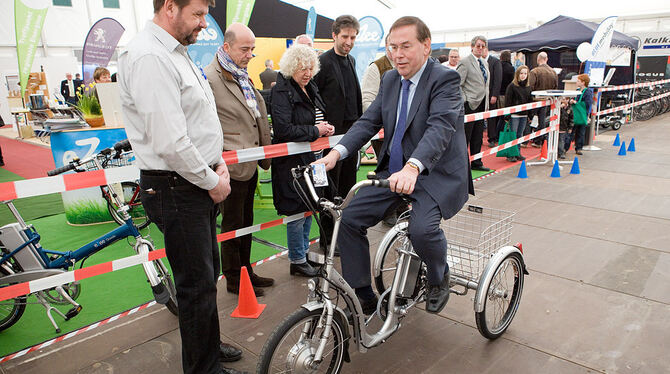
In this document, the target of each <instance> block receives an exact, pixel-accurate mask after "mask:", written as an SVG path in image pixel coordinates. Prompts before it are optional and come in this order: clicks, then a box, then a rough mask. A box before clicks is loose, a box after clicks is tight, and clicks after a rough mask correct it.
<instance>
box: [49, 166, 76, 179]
mask: <svg viewBox="0 0 670 374" xmlns="http://www.w3.org/2000/svg"><path fill="white" fill-rule="evenodd" d="M76 167H77V165H75V164H74V163H70V164H67V165H65V166H61V167H59V168H56V169H53V170H49V171H47V175H48V176H50V177H53V176H54V175H58V174H62V173H65V172H66V171H70V170H74V168H76Z"/></svg>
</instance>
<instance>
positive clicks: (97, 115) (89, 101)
mask: <svg viewBox="0 0 670 374" xmlns="http://www.w3.org/2000/svg"><path fill="white" fill-rule="evenodd" d="M94 87H95V83H90V84H89V85H88V86H84V85H83V84H82V85H81V87H78V88H77V98H78V99H79V101H78V102H77V109H79V110H80V111H81V113H82V114H83V115H84V120H85V121H86V123H88V125H89V126H91V127H101V126H104V125H105V119H104V118H103V116H102V108H100V102H99V101H98V96H97V95H96V94H95V92H94V89H93V88H94ZM82 89H83V92H82Z"/></svg>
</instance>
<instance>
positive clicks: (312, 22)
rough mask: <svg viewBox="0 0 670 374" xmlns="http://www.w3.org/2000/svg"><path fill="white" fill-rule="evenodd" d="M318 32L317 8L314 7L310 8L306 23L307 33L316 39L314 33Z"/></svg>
mask: <svg viewBox="0 0 670 374" xmlns="http://www.w3.org/2000/svg"><path fill="white" fill-rule="evenodd" d="M315 33H316V9H314V7H310V8H309V13H307V24H306V25H305V34H307V36H309V37H310V39H312V40H314V34H315Z"/></svg>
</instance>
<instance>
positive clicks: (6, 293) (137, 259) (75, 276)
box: [0, 212, 312, 301]
mask: <svg viewBox="0 0 670 374" xmlns="http://www.w3.org/2000/svg"><path fill="white" fill-rule="evenodd" d="M311 214H312V213H311V212H305V213H299V214H294V215H292V216H288V217H284V218H280V219H276V220H274V221H270V222H266V223H262V224H259V225H254V226H249V227H245V228H242V229H239V230H233V231H228V232H226V233H223V234H220V235H217V237H216V240H217V242H222V241H226V240H230V239H232V238H238V237H240V236H244V235H247V234H251V233H254V232H258V231H261V230H265V229H268V228H270V227H275V226H279V225H282V224H286V223H289V222H292V221H297V220H299V219H302V218H304V217H308V216H310V215H311ZM164 257H165V248H161V249H157V250H155V251H151V252H149V253H148V254H140V255H134V256H129V257H125V258H121V259H118V260H113V261H109V262H105V263H102V264H97V265H93V266H87V267H85V268H81V269H76V270H72V271H67V272H63V273H61V274H57V275H52V276H49V277H45V278H41V279H36V280H32V281H29V282H24V283H18V284H13V285H11V286H7V287H2V288H0V301H3V300H8V299H13V298H15V297H19V296H23V295H27V294H30V293H33V292H37V291H42V290H46V289H49V288H52V287H56V286H60V285H62V284H66V283H70V282H75V281H80V280H82V279H86V278H91V277H94V276H96V275H100V274H105V273H111V272H113V271H116V270H121V269H125V268H128V267H131V266H135V265H140V264H142V263H145V262H149V261H154V260H158V259H160V258H164Z"/></svg>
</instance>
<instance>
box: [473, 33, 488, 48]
mask: <svg viewBox="0 0 670 374" xmlns="http://www.w3.org/2000/svg"><path fill="white" fill-rule="evenodd" d="M477 40H481V41H483V42H484V45H485V46H486V47H487V48H488V46H489V42H488V41H487V40H486V37H485V36H484V35H477V36H475V37H474V38H472V41H471V42H470V47H474V46H475V44H477Z"/></svg>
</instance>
